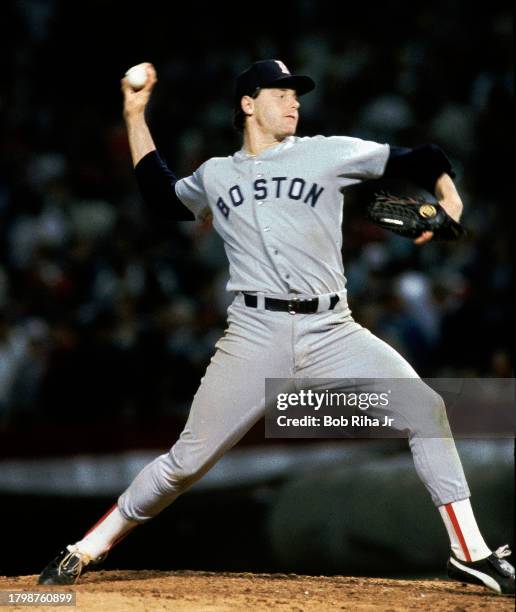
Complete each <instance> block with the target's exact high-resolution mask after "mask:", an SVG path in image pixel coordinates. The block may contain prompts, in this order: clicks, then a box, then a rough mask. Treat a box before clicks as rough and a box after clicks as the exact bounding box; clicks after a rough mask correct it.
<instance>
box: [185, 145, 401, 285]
mask: <svg viewBox="0 0 516 612" xmlns="http://www.w3.org/2000/svg"><path fill="white" fill-rule="evenodd" d="M389 150H390V147H389V145H388V144H378V143H375V142H370V141H364V140H361V139H358V138H351V137H345V136H331V137H325V136H314V137H304V138H301V137H297V136H289V137H287V138H285V140H283V141H282V142H281V143H280V144H278V145H276V146H274V147H271V148H270V149H266V150H265V151H263V152H262V153H260V154H259V155H257V156H254V155H250V154H248V153H246V152H245V151H244V150H243V149H241V150H240V151H238V152H237V153H235V154H234V155H232V156H228V157H214V158H211V159H209V160H208V161H206V162H205V163H204V164H202V165H201V166H200V167H199V168H198V169H197V170H196V171H195V172H194V173H193V174H192V175H191V176H189V177H186V178H183V179H181V180H179V181H177V183H176V184H175V191H176V195H177V197H178V198H179V199H180V200H181V202H182V203H183V204H184V205H185V206H186V207H187V208H188V209H190V210H191V211H192V213H193V214H194V215H195V216H196V218H200V219H203V218H206V217H207V216H209V215H210V214H211V215H212V217H213V226H214V228H215V230H216V231H217V232H218V234H219V235H220V236H221V238H222V240H223V241H224V247H225V251H226V255H227V258H228V260H229V274H230V278H229V282H228V285H227V289H228V291H235V292H237V291H246V292H264V293H266V294H292V293H294V294H303V295H307V296H311V295H318V294H324V293H332V292H339V291H343V290H344V289H345V286H346V279H345V276H344V268H343V263H342V255H341V247H342V230H341V225H342V214H343V199H344V198H343V194H342V193H341V190H342V189H343V188H344V187H348V186H350V185H353V184H355V183H359V182H361V181H363V180H367V179H375V178H379V177H381V176H382V174H383V172H384V170H385V166H386V163H387V160H388V158H389Z"/></svg>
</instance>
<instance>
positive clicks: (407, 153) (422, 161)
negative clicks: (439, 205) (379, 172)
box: [383, 144, 455, 194]
mask: <svg viewBox="0 0 516 612" xmlns="http://www.w3.org/2000/svg"><path fill="white" fill-rule="evenodd" d="M444 172H445V173H446V174H449V175H450V177H451V178H455V172H454V171H453V168H452V165H451V163H450V160H449V159H448V157H447V156H446V154H445V153H444V151H443V150H442V149H441V147H439V146H437V145H432V144H430V145H422V146H419V147H415V148H413V149H408V148H405V147H391V150H390V154H389V159H388V160H387V165H386V167H385V172H384V173H383V178H393V179H408V180H411V181H412V182H414V183H416V185H418V186H419V187H422V188H423V189H426V190H427V191H428V192H430V193H432V194H433V193H434V189H435V183H436V181H437V179H438V178H439V177H440V176H441V174H443V173H444Z"/></svg>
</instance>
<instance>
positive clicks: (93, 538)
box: [68, 504, 138, 561]
mask: <svg viewBox="0 0 516 612" xmlns="http://www.w3.org/2000/svg"><path fill="white" fill-rule="evenodd" d="M137 525H138V523H137V521H128V520H127V519H125V518H124V517H123V516H122V514H121V513H120V510H119V509H118V506H117V505H116V504H115V505H114V506H113V507H112V508H110V509H109V510H108V512H107V513H106V514H105V515H104V516H103V517H102V518H101V519H100V520H99V521H98V522H97V523H95V525H93V527H92V528H91V529H90V530H89V531H88V532H87V533H86V535H85V536H84V537H83V539H82V540H79V542H76V543H75V544H73V545H72V546H69V547H68V550H72V551H73V552H80V553H83V554H85V555H87V556H88V557H89V559H90V560H92V561H93V560H95V559H97V558H98V557H100V556H101V555H102V554H104V553H105V552H107V551H108V550H109V549H110V548H112V547H113V546H114V545H115V544H118V542H120V540H122V539H123V538H124V537H125V536H126V535H127V534H128V533H129V532H130V531H131V530H132V529H134V528H135V527H136V526H137Z"/></svg>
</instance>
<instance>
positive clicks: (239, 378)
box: [118, 293, 470, 522]
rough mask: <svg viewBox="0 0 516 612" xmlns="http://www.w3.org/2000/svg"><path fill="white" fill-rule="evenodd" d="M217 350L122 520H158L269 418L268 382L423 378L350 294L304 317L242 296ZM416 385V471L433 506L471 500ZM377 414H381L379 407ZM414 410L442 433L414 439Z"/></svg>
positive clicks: (431, 403)
mask: <svg viewBox="0 0 516 612" xmlns="http://www.w3.org/2000/svg"><path fill="white" fill-rule="evenodd" d="M322 303H323V304H324V300H322ZM216 349H217V350H216V352H215V354H214V356H213V357H212V359H211V362H210V364H209V366H208V368H207V370H206V373H205V375H204V377H203V378H202V380H201V384H200V386H199V389H198V391H197V393H196V394H195V397H194V400H193V403H192V407H191V410H190V415H189V417H188V421H187V423H186V426H185V428H184V430H183V432H182V433H181V435H180V437H179V439H178V440H177V442H176V443H175V444H174V446H173V447H172V448H171V449H170V451H168V452H167V453H164V454H163V455H160V456H159V457H157V458H156V459H154V461H152V462H151V463H149V464H148V465H147V466H146V467H144V468H143V469H142V470H141V472H140V473H139V474H138V475H137V476H136V478H135V479H134V480H133V482H132V483H131V484H130V485H129V487H128V488H127V489H126V490H125V491H124V493H123V494H122V495H121V496H120V498H119V500H118V507H119V509H120V512H121V513H122V515H123V516H124V517H125V518H127V519H130V520H134V521H139V522H144V521H147V520H149V519H151V518H153V517H154V516H156V515H157V514H158V513H159V512H161V511H162V510H163V509H164V508H166V507H167V506H168V505H169V504H170V503H171V502H173V501H174V500H175V499H176V497H178V496H179V495H180V494H181V493H183V492H184V491H186V490H187V489H188V488H189V487H190V486H191V485H193V484H194V483H195V482H196V481H197V480H199V479H200V478H201V477H202V476H203V475H204V474H205V473H206V472H207V471H208V470H209V469H210V468H211V467H212V466H213V465H214V464H215V463H216V462H217V461H218V460H219V459H220V458H221V457H222V455H224V453H225V452H226V451H227V450H229V449H230V448H231V447H232V446H234V445H235V444H236V443H237V442H238V441H239V440H240V439H241V438H242V437H243V436H244V435H245V433H247V431H248V430H249V429H250V428H251V427H252V426H253V425H254V424H255V423H256V422H257V421H258V420H259V419H260V418H261V417H262V416H263V415H264V411H265V379H266V378H305V379H306V378H308V379H310V378H327V379H345V378H371V379H372V378H393V379H394V378H398V379H400V378H412V379H418V380H419V378H418V375H417V374H416V372H415V371H414V369H413V368H412V367H411V366H410V365H409V364H408V363H407V361H405V359H403V357H401V355H399V354H398V353H397V352H396V351H395V350H394V349H393V348H392V347H390V346H389V345H388V344H386V343H385V342H383V341H382V340H380V339H379V338H377V337H376V336H374V335H373V334H372V333H371V332H369V331H368V330H366V329H365V328H363V327H362V326H360V325H359V324H358V323H356V322H355V321H354V320H353V319H352V317H351V314H350V311H349V308H348V306H347V303H346V300H345V293H344V294H343V295H342V298H341V301H340V302H339V303H338V304H337V306H336V307H335V309H334V310H332V311H330V310H325V311H323V312H318V313H314V314H307V315H301V314H296V315H291V314H289V313H287V312H272V311H268V310H265V309H264V308H263V299H261V296H260V297H259V299H258V308H249V307H247V306H245V305H244V302H243V296H242V295H241V294H239V295H237V296H236V298H235V300H234V301H233V303H232V304H231V306H230V307H229V309H228V327H227V329H226V331H225V333H224V335H223V336H222V338H221V339H220V340H219V341H218V342H217V344H216ZM415 384H418V383H417V382H416V383H415ZM419 384H420V388H418V394H417V396H418V402H417V404H418V405H417V406H413V407H410V406H409V407H407V409H406V414H404V415H403V418H404V422H405V423H406V425H407V429H408V438H409V445H410V448H411V451H412V455H413V458H414V463H415V467H416V470H417V473H418V474H419V476H420V478H421V480H422V482H423V483H424V485H425V486H426V488H427V489H428V491H429V493H430V495H431V497H432V500H433V502H434V504H435V505H436V506H440V505H443V504H447V503H450V502H454V501H458V500H461V499H465V498H467V497H469V496H470V492H469V489H468V485H467V482H466V478H465V476H464V471H463V469H462V465H461V462H460V459H459V456H458V453H457V450H456V447H455V443H454V441H453V438H452V437H451V433H450V430H449V426H448V419H447V416H446V410H445V407H444V402H443V400H442V398H441V397H440V396H439V395H438V394H437V393H436V392H435V391H433V390H432V389H431V388H430V387H429V386H428V385H426V384H425V383H424V382H423V381H420V380H419ZM377 410H378V415H380V416H381V414H382V413H381V410H382V409H381V408H378V409H377ZM411 410H414V413H417V412H418V411H423V412H424V413H425V415H426V418H427V419H430V420H431V421H433V422H434V423H436V424H438V427H439V428H440V431H442V433H443V435H442V437H424V436H421V435H418V433H420V432H418V431H417V429H418V419H417V418H413V419H411ZM372 416H376V415H372ZM412 421H413V425H411V422H412Z"/></svg>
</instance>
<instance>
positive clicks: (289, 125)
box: [281, 120, 297, 138]
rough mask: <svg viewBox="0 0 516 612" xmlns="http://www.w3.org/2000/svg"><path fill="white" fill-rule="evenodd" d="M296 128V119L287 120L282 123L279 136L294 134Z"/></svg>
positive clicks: (284, 136)
mask: <svg viewBox="0 0 516 612" xmlns="http://www.w3.org/2000/svg"><path fill="white" fill-rule="evenodd" d="M296 130H297V121H293V120H289V121H287V122H286V123H284V124H283V126H282V128H281V136H282V137H283V138H286V137H287V136H294V134H295V133H296Z"/></svg>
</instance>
